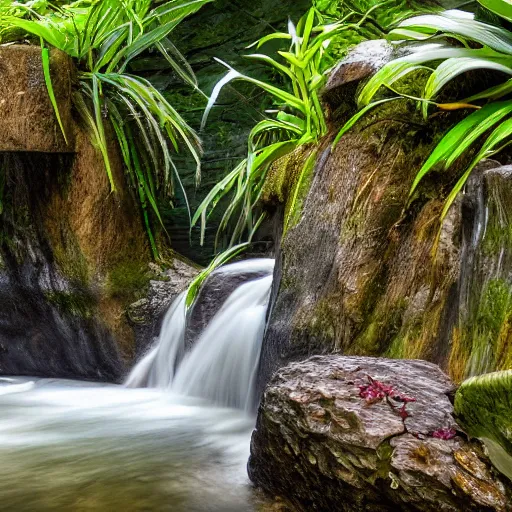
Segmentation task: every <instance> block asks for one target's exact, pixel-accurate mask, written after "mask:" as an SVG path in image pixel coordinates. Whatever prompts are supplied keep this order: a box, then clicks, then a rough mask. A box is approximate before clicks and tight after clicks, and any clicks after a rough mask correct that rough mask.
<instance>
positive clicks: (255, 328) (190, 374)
mask: <svg viewBox="0 0 512 512" xmlns="http://www.w3.org/2000/svg"><path fill="white" fill-rule="evenodd" d="M273 264H274V262H273V260H268V259H261V260H246V261H243V262H239V263H234V264H231V265H226V266H225V267H222V268H221V269H219V271H218V272H219V273H221V274H226V275H227V274H236V273H242V272H244V273H245V272H251V273H256V274H258V273H259V274H261V273H270V272H271V271H272V269H273ZM271 286H272V275H267V276H265V277H260V278H257V279H254V280H252V281H249V282H246V283H244V284H242V285H241V286H239V287H238V288H237V289H236V290H235V291H234V292H233V293H232V294H231V295H230V296H229V297H228V298H227V300H226V302H225V303H224V304H223V305H222V307H221V309H220V310H219V311H218V312H217V314H216V315H215V316H214V318H213V319H212V320H211V322H210V323H209V325H208V326H207V327H206V329H205V330H204V331H203V332H202V333H201V335H200V337H199V339H198V340H197V341H196V343H195V344H194V346H193V348H192V350H191V351H190V352H188V353H187V354H185V355H183V354H184V351H185V329H186V309H185V296H184V294H182V295H180V296H179V297H178V298H177V299H176V300H175V301H174V303H173V305H172V306H171V308H170V309H169V311H168V313H167V315H166V316H165V318H164V322H163V325H162V329H161V331H160V336H159V338H158V340H157V342H156V344H155V346H154V347H153V348H151V349H150V351H149V352H148V354H147V355H146V356H145V357H144V358H143V359H142V360H141V361H140V362H139V363H138V364H137V365H136V366H135V368H134V369H133V370H132V372H131V373H130V375H129V376H128V378H127V380H126V383H125V385H126V386H127V387H157V388H168V389H171V390H173V391H174V392H176V393H178V394H182V395H187V396H193V397H200V398H205V399H207V400H209V401H210V402H212V403H215V404H217V405H220V406H227V407H234V408H237V409H243V410H246V411H250V410H251V408H252V406H253V401H254V397H253V393H254V381H255V378H256V372H257V368H258V363H259V357H260V351H261V342H262V339H263V334H264V329H265V315H266V311H267V305H268V300H269V296H270V289H271ZM175 368H176V371H175Z"/></svg>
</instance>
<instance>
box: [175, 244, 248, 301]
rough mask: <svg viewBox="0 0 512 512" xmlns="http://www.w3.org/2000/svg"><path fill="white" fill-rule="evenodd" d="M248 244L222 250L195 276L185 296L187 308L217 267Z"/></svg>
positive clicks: (236, 254)
mask: <svg viewBox="0 0 512 512" xmlns="http://www.w3.org/2000/svg"><path fill="white" fill-rule="evenodd" d="M248 245H249V244H248V243H243V244H239V245H235V246H234V247H231V248H229V249H227V250H225V251H223V252H221V253H220V254H218V255H217V256H216V257H215V258H213V260H212V261H211V262H210V264H209V265H208V266H207V267H206V268H204V269H203V270H202V271H201V272H199V274H198V275H197V276H196V277H195V278H194V280H193V281H192V282H191V283H190V285H189V287H188V288H187V296H186V298H185V306H186V307H187V309H188V308H190V306H192V304H193V303H194V301H195V299H196V297H197V294H198V293H199V290H200V289H201V286H202V284H203V282H204V280H205V279H206V278H207V277H208V276H209V275H210V274H211V273H212V272H213V271H214V270H215V269H216V268H217V267H220V266H221V265H224V264H225V263H227V262H228V261H229V260H230V259H232V258H234V257H235V256H238V255H239V254H240V253H241V252H242V251H244V250H245V249H246V248H247V247H248Z"/></svg>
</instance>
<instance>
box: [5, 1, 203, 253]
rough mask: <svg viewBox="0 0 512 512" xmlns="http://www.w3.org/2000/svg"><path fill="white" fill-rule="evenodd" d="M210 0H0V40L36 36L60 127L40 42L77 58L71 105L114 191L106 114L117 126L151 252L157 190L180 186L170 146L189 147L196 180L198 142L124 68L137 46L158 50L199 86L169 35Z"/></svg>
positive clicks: (46, 57) (168, 108) (156, 96)
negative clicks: (55, 0)
mask: <svg viewBox="0 0 512 512" xmlns="http://www.w3.org/2000/svg"><path fill="white" fill-rule="evenodd" d="M209 1H211V0H169V1H167V2H165V3H163V4H161V5H159V6H158V7H154V8H152V2H151V0H78V1H76V2H74V3H71V4H68V5H63V4H62V3H61V4H60V5H54V4H50V3H47V2H45V1H44V0H35V1H34V2H28V3H26V4H21V3H18V2H16V1H12V0H9V1H6V0H0V42H2V43H5V42H8V41H15V40H19V39H20V34H23V35H26V34H28V35H29V36H31V37H33V38H36V39H37V40H40V41H41V45H42V62H43V69H44V74H45V80H46V84H47V86H48V92H49V95H50V99H51V101H52V104H53V106H54V109H55V112H56V116H57V119H58V121H59V124H60V125H61V128H62V130H63V127H62V123H61V122H60V116H59V113H58V108H57V102H56V99H55V96H54V94H53V88H52V85H51V76H50V53H49V51H48V48H47V47H46V45H50V46H51V47H54V48H58V49H59V50H62V51H63V52H65V53H66V54H68V55H69V56H70V57H72V58H73V59H74V61H75V62H76V64H77V67H78V70H79V87H78V90H76V91H75V93H74V97H73V100H74V106H75V108H76V110H77V111H78V112H79V114H80V115H81V117H82V119H83V120H84V121H85V123H86V125H87V127H88V129H89V131H90V133H91V137H92V139H93V141H94V143H95V144H96V145H97V147H98V148H99V150H100V152H101V154H102V156H103V160H104V163H105V169H106V172H107V175H108V178H109V181H110V187H111V190H112V192H114V191H115V190H116V183H115V182H114V177H113V174H112V169H111V163H110V159H109V152H108V147H107V144H108V137H107V135H106V132H107V126H106V124H107V123H106V120H107V119H108V120H109V122H110V124H111V126H112V128H113V130H114V131H115V134H116V136H117V140H118V142H119V147H120V150H121V153H122V156H123V160H124V164H125V169H126V175H127V180H128V183H129V185H130V186H131V189H132V191H134V193H135V194H136V195H137V197H138V200H139V203H140V206H141V210H142V216H143V219H144V223H145V227H146V231H147V233H148V237H149V240H150V244H151V248H152V250H153V254H154V256H155V257H157V256H158V250H157V245H156V242H155V238H154V235H153V229H152V226H151V218H150V212H151V211H153V213H154V215H155V216H156V218H157V219H158V221H159V222H160V223H162V219H161V216H160V212H159V208H158V203H157V199H158V193H159V191H164V192H165V193H167V194H169V195H172V194H173V192H174V189H173V187H174V180H176V181H177V182H178V184H179V185H180V186H181V181H180V177H179V173H178V170H177V168H176V165H175V163H174V162H173V158H172V150H174V151H178V150H179V149H180V146H185V147H186V148H188V151H189V152H190V153H191V154H192V156H193V157H194V159H195V160H196V162H197V173H196V176H197V180H199V176H200V174H199V172H200V167H199V164H200V143H199V138H198V137H197V135H196V134H195V133H194V131H193V130H192V129H191V128H190V127H189V126H188V125H187V123H186V122H185V121H184V120H183V119H182V117H181V116H180V115H179V114H178V113H177V112H176V110H175V109H174V108H173V107H172V105H171V104H170V103H169V102H168V101H167V100H166V99H165V97H164V96H163V94H162V93H161V92H160V91H158V90H157V89H156V88H155V87H154V86H153V85H152V83H151V82H150V81H149V80H148V79H147V78H144V77H142V76H137V75H135V74H132V73H130V65H131V63H132V61H133V60H134V59H136V58H137V57H139V56H140V55H141V54H142V53H143V52H146V51H150V50H151V51H158V52H159V53H160V54H161V55H162V56H163V57H164V58H165V59H166V61H167V62H168V64H169V66H170V68H171V69H172V70H173V71H174V72H176V73H177V74H178V75H179V76H180V77H181V78H183V79H184V80H185V81H186V82H188V83H189V84H190V85H191V86H193V87H197V84H196V81H195V77H194V74H193V72H192V70H191V68H190V66H189V65H188V64H187V63H186V60H185V58H184V57H183V56H182V55H181V54H180V52H179V51H178V50H177V48H176V47H175V46H174V45H173V43H172V42H171V40H170V39H169V34H170V33H171V32H172V30H173V29H174V28H175V27H176V26H177V25H178V24H179V23H180V22H181V21H182V20H183V19H184V18H185V17H187V16H189V15H190V14H192V13H194V12H196V11H197V10H198V9H199V8H200V7H202V6H203V5H204V4H205V3H207V2H209ZM64 137H66V134H64ZM182 188H183V187H182ZM185 198H186V195H185ZM187 204H188V203H187ZM162 225H163V224H162Z"/></svg>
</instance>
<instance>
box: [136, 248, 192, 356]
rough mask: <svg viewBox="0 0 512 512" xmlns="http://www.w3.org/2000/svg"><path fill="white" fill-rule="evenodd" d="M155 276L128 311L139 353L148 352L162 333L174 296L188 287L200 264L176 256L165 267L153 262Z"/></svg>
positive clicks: (151, 266)
mask: <svg viewBox="0 0 512 512" xmlns="http://www.w3.org/2000/svg"><path fill="white" fill-rule="evenodd" d="M150 270H151V271H152V273H153V276H154V278H153V279H151V280H150V281H149V286H148V291H147V293H146V296H145V297H143V298H142V299H139V300H138V301H136V302H134V303H132V304H130V305H129V306H128V308H127V315H128V318H129V320H130V323H131V324H132V325H133V328H134V331H135V344H136V351H137V354H141V353H143V352H145V350H146V348H147V347H148V345H151V344H152V342H153V341H154V339H155V337H157V336H158V333H159V331H160V326H161V324H162V320H163V317H164V315H165V313H166V311H167V310H168V309H169V306H170V305H171V304H172V302H173V301H174V299H175V298H176V297H177V296H178V295H179V294H180V293H181V292H182V291H184V290H185V289H186V288H187V287H188V285H189V284H190V282H191V281H192V279H193V278H194V277H195V276H196V275H197V273H198V272H199V271H198V269H197V268H195V267H193V266H191V265H189V264H188V263H185V262H184V261H182V260H180V259H178V258H174V260H173V262H172V266H171V268H169V269H167V270H162V269H161V268H160V267H159V266H158V265H156V264H154V263H150Z"/></svg>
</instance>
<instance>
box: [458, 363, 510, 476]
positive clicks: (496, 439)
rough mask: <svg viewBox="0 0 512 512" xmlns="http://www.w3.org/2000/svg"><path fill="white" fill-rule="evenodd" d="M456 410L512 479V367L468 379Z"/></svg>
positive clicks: (465, 424) (461, 390)
mask: <svg viewBox="0 0 512 512" xmlns="http://www.w3.org/2000/svg"><path fill="white" fill-rule="evenodd" d="M455 412H456V414H457V416H458V420H459V423H460V425H461V426H462V427H463V428H464V429H465V430H466V432H467V433H468V434H469V435H470V436H471V437H476V438H479V439H481V440H482V441H483V442H484V444H485V446H486V447H487V450H488V452H489V456H490V458H491V461H492V462H493V464H494V465H495V466H496V468H497V469H498V470H499V471H501V472H502V473H503V474H504V475H506V476H507V477H508V478H510V479H511V480H512V370H506V371H501V372H493V373H488V374H485V375H480V376H478V377H472V378H471V379H468V380H466V381H464V382H463V383H462V384H461V386H460V388H459V389H458V391H457V394H456V396H455Z"/></svg>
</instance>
